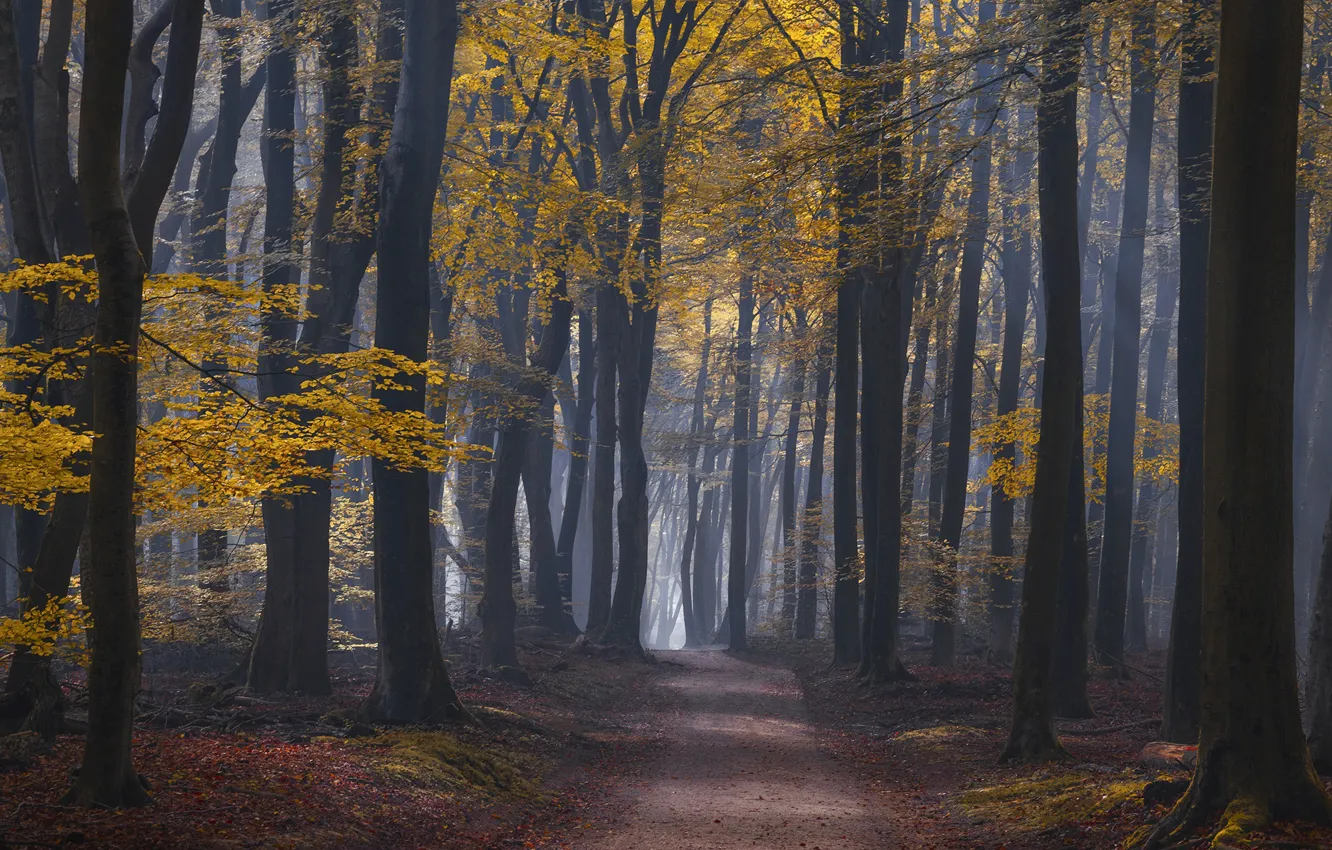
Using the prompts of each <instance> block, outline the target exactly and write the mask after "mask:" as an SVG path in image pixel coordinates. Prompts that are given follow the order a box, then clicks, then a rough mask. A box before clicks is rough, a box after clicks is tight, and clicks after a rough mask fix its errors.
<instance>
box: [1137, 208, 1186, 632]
mask: <svg viewBox="0 0 1332 850" xmlns="http://www.w3.org/2000/svg"><path fill="white" fill-rule="evenodd" d="M1156 202H1157V214H1156V220H1157V230H1158V231H1160V232H1164V231H1165V228H1166V221H1165V211H1164V209H1163V207H1164V205H1165V192H1164V187H1158V188H1157V191H1156ZM1175 297H1176V281H1175V277H1174V275H1173V274H1172V272H1171V271H1170V270H1169V269H1167V268H1166V267H1165V266H1164V264H1162V267H1161V268H1160V269H1159V271H1158V273H1157V277H1156V317H1155V319H1154V321H1153V322H1152V328H1151V331H1150V335H1149V337H1148V343H1147V387H1146V400H1145V406H1146V408H1147V410H1146V413H1147V418H1148V419H1151V420H1153V421H1160V420H1161V419H1162V406H1163V403H1164V400H1165V399H1164V396H1165V372H1166V356H1167V353H1168V349H1169V348H1170V325H1171V324H1172V323H1173V320H1174V317H1175ZM1158 454H1159V449H1158V448H1157V446H1156V444H1155V442H1153V443H1151V444H1149V445H1146V446H1143V459H1144V460H1145V461H1148V462H1150V461H1152V460H1154V459H1155V458H1156V457H1157V455H1158ZM1159 502H1160V496H1159V494H1158V493H1157V490H1156V481H1155V480H1154V479H1152V478H1151V477H1150V476H1147V477H1144V478H1143V480H1142V483H1140V484H1139V485H1138V506H1137V511H1136V517H1135V518H1134V522H1133V549H1132V551H1131V552H1130V556H1129V608H1128V616H1129V620H1128V644H1129V649H1130V650H1133V651H1135V652H1145V651H1146V650H1147V606H1146V602H1145V597H1144V594H1146V593H1147V592H1149V591H1150V588H1151V582H1150V580H1148V581H1146V582H1144V580H1143V573H1144V570H1145V569H1146V565H1147V563H1148V562H1149V561H1150V559H1151V551H1150V550H1151V542H1152V535H1153V534H1154V533H1155V529H1154V528H1153V527H1152V523H1151V518H1152V516H1153V515H1154V514H1155V513H1157V512H1158V509H1159V508H1160V504H1159Z"/></svg>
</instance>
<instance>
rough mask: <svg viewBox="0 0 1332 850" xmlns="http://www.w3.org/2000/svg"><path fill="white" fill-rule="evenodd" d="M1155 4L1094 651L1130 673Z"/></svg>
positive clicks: (1131, 166) (1122, 267) (1141, 68)
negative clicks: (1127, 636) (1127, 621)
mask: <svg viewBox="0 0 1332 850" xmlns="http://www.w3.org/2000/svg"><path fill="white" fill-rule="evenodd" d="M1155 50H1156V4H1155V3H1154V2H1149V3H1147V4H1145V5H1144V6H1143V7H1142V8H1140V9H1139V10H1138V11H1137V12H1136V13H1135V14H1134V16H1133V35H1132V44H1131V48H1130V54H1131V64H1132V76H1133V94H1132V97H1131V99H1130V105H1129V132H1128V143H1127V150H1126V153H1125V159H1126V162H1125V170H1124V220H1123V226H1122V228H1121V230H1120V236H1119V264H1118V269H1117V273H1116V276H1115V294H1114V299H1115V329H1114V355H1113V362H1112V366H1111V368H1112V379H1111V390H1110V426H1109V436H1108V439H1107V442H1106V482H1105V525H1104V530H1103V533H1102V541H1103V542H1102V543H1101V570H1100V576H1099V579H1100V589H1099V592H1098V593H1097V596H1096V601H1097V607H1096V633H1095V641H1094V644H1093V649H1094V652H1095V654H1096V656H1097V658H1098V659H1099V660H1100V662H1101V664H1103V665H1106V666H1108V667H1109V668H1110V669H1111V670H1113V671H1115V673H1116V675H1119V676H1126V675H1128V671H1127V668H1125V666H1124V616H1125V610H1126V607H1125V606H1126V605H1127V602H1128V578H1129V550H1130V547H1131V545H1132V539H1133V453H1134V452H1133V446H1134V442H1135V437H1136V434H1137V430H1138V336H1139V333H1140V329H1141V327H1140V326H1141V323H1142V267H1143V251H1144V248H1145V243H1146V236H1147V202H1148V198H1149V191H1148V189H1149V183H1150V180H1151V166H1152V127H1153V124H1154V121H1155V112H1156V71H1155V68H1154V67H1153V62H1152V59H1151V57H1152V54H1154V53H1155Z"/></svg>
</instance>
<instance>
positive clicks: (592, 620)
mask: <svg viewBox="0 0 1332 850" xmlns="http://www.w3.org/2000/svg"><path fill="white" fill-rule="evenodd" d="M618 301H619V299H618V296H617V293H616V292H615V290H614V285H613V284H611V283H603V284H601V285H600V286H599V287H597V402H596V404H597V447H596V465H595V466H594V467H593V469H592V589H591V595H590V596H589V597H588V602H587V630H588V631H589V632H594V633H600V632H601V630H603V629H605V628H606V623H607V622H608V621H609V619H610V605H611V577H612V575H613V573H614V570H615V523H614V508H615V444H616V442H617V434H618V431H617V430H616V426H615V378H616V360H617V359H618V358H619V350H620V324H619V323H620V319H619V307H620V305H619V303H618Z"/></svg>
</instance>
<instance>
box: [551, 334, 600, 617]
mask: <svg viewBox="0 0 1332 850" xmlns="http://www.w3.org/2000/svg"><path fill="white" fill-rule="evenodd" d="M592 321H593V320H592V316H591V315H590V314H589V313H588V312H587V311H586V310H583V311H579V313H578V402H577V404H576V407H575V410H574V417H573V429H572V439H571V441H570V445H569V455H570V456H569V478H568V483H567V484H566V486H565V489H564V510H563V511H561V512H560V537H559V541H558V543H557V546H556V557H557V558H558V561H559V567H558V573H559V579H560V594H561V597H562V598H563V600H564V603H565V604H567V605H569V606H570V608H571V609H572V606H573V564H574V546H575V545H576V544H577V542H578V526H579V521H580V520H581V518H582V516H583V513H582V506H583V490H584V485H585V484H586V483H587V463H588V432H589V430H590V428H591V425H592V402H593V398H594V397H595V390H594V389H593V388H594V386H595V385H596V380H597V341H596V334H595V332H594V330H593V324H592Z"/></svg>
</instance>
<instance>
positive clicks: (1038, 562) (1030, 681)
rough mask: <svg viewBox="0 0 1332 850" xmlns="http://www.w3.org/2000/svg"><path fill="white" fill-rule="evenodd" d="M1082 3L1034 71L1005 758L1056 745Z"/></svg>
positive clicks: (1077, 366)
mask: <svg viewBox="0 0 1332 850" xmlns="http://www.w3.org/2000/svg"><path fill="white" fill-rule="evenodd" d="M1081 11H1082V3H1081V0H1058V2H1056V3H1054V4H1052V5H1051V6H1050V7H1049V11H1048V13H1047V19H1046V23H1047V26H1049V28H1050V30H1051V33H1050V38H1051V47H1050V52H1049V53H1047V55H1046V59H1045V62H1044V67H1043V68H1042V69H1041V78H1040V100H1039V102H1038V106H1037V113H1036V121H1037V131H1038V144H1039V158H1040V160H1039V166H1038V171H1037V173H1038V176H1039V192H1040V214H1041V270H1042V275H1041V277H1042V280H1043V281H1044V288H1045V310H1046V318H1047V326H1048V337H1047V339H1046V342H1045V358H1046V366H1045V375H1044V382H1045V387H1044V391H1043V397H1042V404H1041V438H1040V444H1039V446H1038V448H1037V456H1036V488H1035V491H1034V493H1033V495H1032V515H1031V531H1030V535H1029V537H1028V539H1027V562H1026V570H1025V573H1024V578H1023V582H1022V619H1021V621H1020V622H1019V624H1018V643H1017V656H1016V660H1015V662H1014V666H1013V726H1012V731H1011V732H1010V734H1009V738H1008V744H1007V746H1006V747H1005V748H1004V752H1003V755H1002V758H1003V759H1004V760H1005V761H1010V760H1016V761H1046V760H1049V759H1052V758H1056V757H1058V756H1060V755H1061V754H1062V752H1063V748H1062V747H1061V746H1060V744H1059V740H1058V739H1057V738H1056V737H1055V731H1054V688H1053V683H1052V682H1051V671H1052V664H1051V662H1052V657H1053V653H1054V643H1055V627H1056V610H1057V607H1058V589H1059V588H1058V585H1059V572H1060V562H1061V560H1062V558H1063V555H1064V551H1063V550H1064V526H1065V521H1066V519H1067V514H1068V511H1069V510H1077V509H1078V506H1076V505H1074V506H1071V507H1070V505H1069V502H1068V485H1069V475H1070V467H1071V466H1072V464H1071V460H1072V458H1073V450H1074V443H1075V441H1076V440H1078V439H1079V437H1080V435H1079V434H1078V433H1077V406H1078V395H1079V393H1078V384H1079V383H1080V380H1081V377H1082V342H1081V340H1080V339H1079V334H1080V331H1081V324H1080V321H1079V313H1080V309H1079V300H1080V298H1081V286H1080V284H1079V278H1080V275H1081V263H1080V261H1079V257H1078V233H1077V222H1078V217H1077V203H1078V196H1077V185H1078V184H1077V171H1078V131H1077V124H1076V123H1075V122H1076V121H1077V104H1078V70H1077V55H1078V45H1079V44H1080V43H1081V40H1082V32H1081V22H1080V17H1081Z"/></svg>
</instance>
